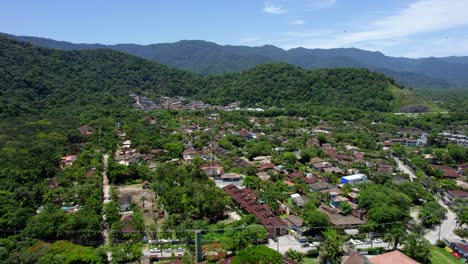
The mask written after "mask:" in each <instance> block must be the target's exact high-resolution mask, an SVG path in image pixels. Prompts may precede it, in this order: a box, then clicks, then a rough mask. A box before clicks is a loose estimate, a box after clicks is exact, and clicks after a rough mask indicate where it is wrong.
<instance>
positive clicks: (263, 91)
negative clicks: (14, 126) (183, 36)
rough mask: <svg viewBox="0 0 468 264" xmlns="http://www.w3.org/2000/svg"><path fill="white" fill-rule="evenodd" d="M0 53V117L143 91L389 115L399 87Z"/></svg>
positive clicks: (3, 45) (282, 73) (336, 72)
mask: <svg viewBox="0 0 468 264" xmlns="http://www.w3.org/2000/svg"><path fill="white" fill-rule="evenodd" d="M0 56H1V57H2V60H1V61H0V91H1V92H0V113H1V114H0V115H1V116H3V117H7V116H20V115H23V114H28V113H29V114H39V113H53V114H54V115H60V114H61V113H64V112H66V113H68V114H70V113H76V114H80V113H83V112H87V111H90V110H95V109H98V110H99V111H102V110H104V109H107V110H108V111H112V110H113V109H114V110H115V109H124V108H127V109H128V108H130V106H131V99H130V98H129V96H128V95H129V93H130V92H137V93H141V92H143V91H144V92H146V93H149V94H150V95H168V96H187V97H193V98H197V99H201V100H203V101H206V102H211V103H221V104H227V103H231V102H233V101H240V102H241V104H242V105H243V106H258V107H271V106H273V107H292V106H293V105H303V106H322V107H339V108H359V109H362V110H366V111H383V112H391V111H394V110H395V107H394V104H393V103H392V102H393V101H394V97H395V96H399V94H400V93H398V92H397V91H400V90H401V89H400V88H396V86H392V89H389V88H388V83H394V81H393V80H392V79H390V78H388V77H386V76H384V75H382V74H379V73H376V72H372V71H369V70H367V69H351V68H339V69H320V70H304V69H302V68H299V67H296V66H292V65H289V64H285V63H276V64H266V65H261V66H257V67H255V68H253V69H251V70H248V71H245V72H241V73H232V74H224V75H218V76H211V77H202V76H199V75H195V74H193V73H190V72H188V71H183V70H177V69H174V68H170V67H167V66H164V65H162V64H159V63H157V62H153V61H149V60H145V59H141V58H137V57H134V56H131V55H126V54H123V53H119V52H116V51H112V50H108V49H96V50H82V51H59V50H53V49H47V48H39V47H35V46H32V45H30V44H26V43H23V42H18V41H16V40H12V39H9V38H6V37H0ZM401 93H406V92H405V90H401ZM414 97H415V98H418V100H422V99H420V98H419V97H417V96H416V95H414ZM397 101H401V100H400V99H399V100H397ZM402 104H403V105H404V104H406V103H402ZM397 105H400V103H399V104H397ZM103 106H104V108H103Z"/></svg>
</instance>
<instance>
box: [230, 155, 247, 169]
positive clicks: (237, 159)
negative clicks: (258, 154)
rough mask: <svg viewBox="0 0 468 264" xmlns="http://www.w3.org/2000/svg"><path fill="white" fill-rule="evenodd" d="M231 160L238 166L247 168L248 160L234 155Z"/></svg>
mask: <svg viewBox="0 0 468 264" xmlns="http://www.w3.org/2000/svg"><path fill="white" fill-rule="evenodd" d="M232 162H233V163H234V165H235V166H236V167H238V168H247V167H249V166H250V162H248V161H247V160H246V159H245V158H241V157H234V158H233V159H232Z"/></svg>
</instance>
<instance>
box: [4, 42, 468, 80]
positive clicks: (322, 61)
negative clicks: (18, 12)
mask: <svg viewBox="0 0 468 264" xmlns="http://www.w3.org/2000/svg"><path fill="white" fill-rule="evenodd" d="M10 36H11V37H14V38H16V39H18V40H21V41H26V42H30V43H32V44H35V45H40V46H44V47H49V48H54V49H61V50H83V49H97V48H109V49H113V50H117V51H121V52H125V53H128V54H131V55H135V56H139V57H142V58H146V59H150V60H154V61H158V62H160V63H163V64H166V65H169V66H173V67H177V68H180V69H186V70H190V71H193V72H196V73H199V74H203V75H210V74H221V73H227V72H239V71H243V70H247V69H250V68H253V67H255V66H257V65H259V64H264V63H271V62H286V63H289V64H292V65H296V66H300V67H303V68H305V69H318V68H335V67H352V68H368V69H371V70H374V71H378V72H381V73H383V74H386V75H388V76H390V77H393V78H395V79H396V80H397V82H399V83H400V84H403V85H405V86H408V87H412V88H419V89H430V88H462V89H463V88H466V87H468V56H464V57H441V58H434V57H430V58H420V59H411V58H397V57H390V56H385V55H384V54H382V53H380V52H371V51H366V50H361V49H356V48H338V49H306V48H294V49H290V50H283V49H281V48H278V47H275V46H272V45H265V46H261V47H247V46H230V45H225V46H223V45H218V44H216V43H212V42H206V41H202V40H182V41H179V42H175V43H161V44H151V45H137V44H116V45H103V44H75V43H70V42H65V41H56V40H52V39H47V38H38V37H28V36H12V35H10Z"/></svg>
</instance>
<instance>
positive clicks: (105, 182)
mask: <svg viewBox="0 0 468 264" xmlns="http://www.w3.org/2000/svg"><path fill="white" fill-rule="evenodd" d="M108 160H109V155H107V154H104V156H103V157H102V163H103V164H104V168H103V170H102V194H103V201H102V204H103V205H105V204H107V203H109V202H110V201H111V200H110V186H109V179H108V178H107V169H108ZM102 219H103V220H104V222H105V221H106V215H105V214H103V215H102ZM102 235H103V237H104V244H105V245H106V246H108V245H109V242H110V241H109V226H108V225H105V226H104V230H103V231H102ZM106 254H107V260H108V261H109V263H111V262H112V252H110V251H107V252H106Z"/></svg>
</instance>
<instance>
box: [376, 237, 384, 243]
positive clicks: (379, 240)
mask: <svg viewBox="0 0 468 264" xmlns="http://www.w3.org/2000/svg"><path fill="white" fill-rule="evenodd" d="M374 243H383V240H382V239H380V238H376V239H374Z"/></svg>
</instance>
